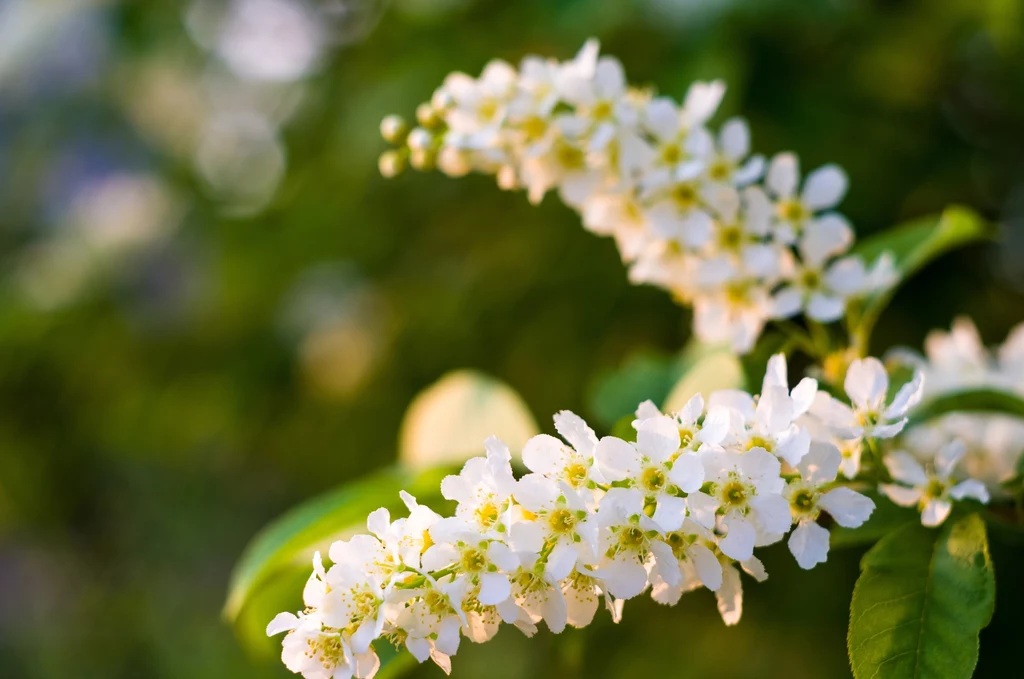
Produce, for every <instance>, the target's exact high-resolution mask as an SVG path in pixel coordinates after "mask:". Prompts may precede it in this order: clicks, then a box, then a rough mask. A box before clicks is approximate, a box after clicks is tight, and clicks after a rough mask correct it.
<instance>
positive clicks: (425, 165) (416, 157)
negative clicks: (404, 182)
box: [409, 149, 437, 172]
mask: <svg viewBox="0 0 1024 679" xmlns="http://www.w3.org/2000/svg"><path fill="white" fill-rule="evenodd" d="M409 164H410V165H412V167H413V168H414V169H416V170H420V171H423V172H425V171H428V170H433V169H434V167H436V165H437V153H435V152H434V151H432V150H430V149H412V150H411V151H410V152H409Z"/></svg>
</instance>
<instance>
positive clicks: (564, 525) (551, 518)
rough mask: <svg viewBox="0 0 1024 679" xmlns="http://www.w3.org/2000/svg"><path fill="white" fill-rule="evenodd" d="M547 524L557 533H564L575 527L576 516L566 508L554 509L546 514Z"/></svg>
mask: <svg viewBox="0 0 1024 679" xmlns="http://www.w3.org/2000/svg"><path fill="white" fill-rule="evenodd" d="M548 525H550V526H551V530H553V531H554V532H555V533H557V534H559V535H564V534H566V533H569V532H571V531H572V529H573V528H575V527H576V517H575V516H573V514H572V512H570V511H569V510H568V509H556V510H555V511H553V512H551V513H550V514H548Z"/></svg>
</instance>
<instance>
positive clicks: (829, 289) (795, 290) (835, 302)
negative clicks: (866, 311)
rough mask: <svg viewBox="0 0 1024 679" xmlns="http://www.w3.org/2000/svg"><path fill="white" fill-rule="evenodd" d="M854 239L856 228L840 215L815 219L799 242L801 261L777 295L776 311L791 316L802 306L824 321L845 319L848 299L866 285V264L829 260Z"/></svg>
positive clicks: (808, 313)
mask: <svg viewBox="0 0 1024 679" xmlns="http://www.w3.org/2000/svg"><path fill="white" fill-rule="evenodd" d="M852 242H853V231H852V230H851V229H850V227H849V225H848V224H847V223H846V220H845V219H843V218H842V217H840V216H839V215H837V214H831V215H825V216H824V217H821V218H820V219H817V220H815V221H814V222H811V223H810V224H809V225H808V226H807V228H806V229H805V230H804V232H803V235H802V237H801V238H800V243H799V248H798V249H799V252H800V263H799V265H798V266H797V267H796V270H795V271H794V272H793V274H792V276H791V278H790V279H789V281H788V282H787V283H786V285H785V286H784V287H783V288H782V290H780V291H779V292H778V293H777V294H776V296H775V299H776V305H777V311H776V313H777V314H778V315H779V316H791V315H793V314H795V313H797V312H798V311H800V310H801V309H803V310H805V311H806V313H807V315H808V316H809V317H810V318H812V319H814V320H816V321H820V322H822V323H831V322H832V321H836V320H839V319H840V318H842V316H843V313H844V312H845V311H846V304H847V301H848V300H849V299H850V298H852V297H856V296H858V295H860V294H861V293H862V292H863V288H864V279H863V270H862V269H863V267H861V268H860V269H858V267H857V265H856V264H852V265H851V262H859V261H860V260H857V259H851V260H847V259H840V260H837V261H835V262H833V263H832V264H829V260H830V259H831V258H832V257H833V256H835V255H838V254H840V253H842V252H845V251H846V250H847V248H849V247H850V244H851V243H852Z"/></svg>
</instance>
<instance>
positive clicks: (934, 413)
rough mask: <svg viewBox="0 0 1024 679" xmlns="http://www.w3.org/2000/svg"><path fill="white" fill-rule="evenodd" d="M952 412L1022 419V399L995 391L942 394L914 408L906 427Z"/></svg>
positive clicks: (973, 390) (1023, 412)
mask: <svg viewBox="0 0 1024 679" xmlns="http://www.w3.org/2000/svg"><path fill="white" fill-rule="evenodd" d="M952 412H985V413H1002V414H1004V415H1016V416H1018V417H1024V399H1022V398H1021V397H1020V396H1017V395H1016V394H1011V393H1009V392H1005V391H998V390H995V389H971V390H964V391H957V392H952V393H949V394H943V395H941V396H937V397H935V398H933V399H931V400H929V401H927V402H925V403H923V404H922V405H921V406H919V407H918V408H916V409H915V410H914V413H913V415H912V416H911V418H910V422H909V423H908V426H913V425H915V424H920V423H922V422H927V421H928V420H932V419H934V418H936V417H939V416H941V415H945V414H946V413H952Z"/></svg>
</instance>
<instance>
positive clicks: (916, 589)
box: [847, 514, 995, 679]
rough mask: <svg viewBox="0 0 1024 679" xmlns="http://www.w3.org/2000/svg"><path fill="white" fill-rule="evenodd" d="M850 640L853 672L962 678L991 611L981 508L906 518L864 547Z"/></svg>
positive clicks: (861, 678) (890, 678)
mask: <svg viewBox="0 0 1024 679" xmlns="http://www.w3.org/2000/svg"><path fill="white" fill-rule="evenodd" d="M861 569H862V573H861V576H860V578H859V579H858V580H857V585H856V587H855V588H854V591H853V602H852V604H851V606H850V630H849V636H848V639H847V642H848V647H849V651H850V664H851V666H852V668H853V674H854V677H856V679H869V678H874V679H904V678H907V679H911V678H913V679H961V678H963V679H967V678H968V677H970V676H971V675H972V673H973V671H974V666H975V665H976V664H977V661H978V633H979V632H980V631H981V629H982V628H984V627H985V626H986V625H987V624H988V622H989V620H990V619H991V618H992V612H993V610H994V607H995V575H994V573H993V570H992V563H991V559H990V557H989V551H988V539H987V536H986V533H985V523H984V521H983V520H982V518H981V516H980V515H978V514H969V515H967V516H965V517H963V518H960V519H958V520H952V519H951V520H948V521H947V522H946V524H945V525H944V526H943V527H942V528H940V529H927V528H925V527H923V526H921V525H920V524H916V523H915V524H909V525H907V526H905V527H903V528H901V529H899V530H897V531H894V532H893V533H891V534H890V535H888V536H887V537H886V538H884V539H883V540H881V541H880V542H879V543H878V544H877V545H875V546H874V547H873V548H872V549H871V551H869V552H868V553H867V554H866V555H865V556H864V559H863V561H862V562H861Z"/></svg>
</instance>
